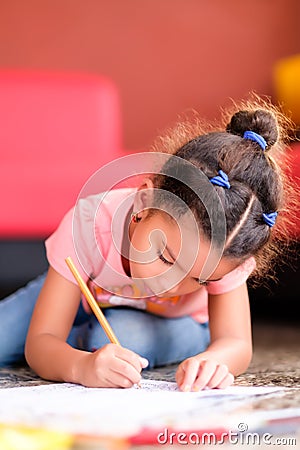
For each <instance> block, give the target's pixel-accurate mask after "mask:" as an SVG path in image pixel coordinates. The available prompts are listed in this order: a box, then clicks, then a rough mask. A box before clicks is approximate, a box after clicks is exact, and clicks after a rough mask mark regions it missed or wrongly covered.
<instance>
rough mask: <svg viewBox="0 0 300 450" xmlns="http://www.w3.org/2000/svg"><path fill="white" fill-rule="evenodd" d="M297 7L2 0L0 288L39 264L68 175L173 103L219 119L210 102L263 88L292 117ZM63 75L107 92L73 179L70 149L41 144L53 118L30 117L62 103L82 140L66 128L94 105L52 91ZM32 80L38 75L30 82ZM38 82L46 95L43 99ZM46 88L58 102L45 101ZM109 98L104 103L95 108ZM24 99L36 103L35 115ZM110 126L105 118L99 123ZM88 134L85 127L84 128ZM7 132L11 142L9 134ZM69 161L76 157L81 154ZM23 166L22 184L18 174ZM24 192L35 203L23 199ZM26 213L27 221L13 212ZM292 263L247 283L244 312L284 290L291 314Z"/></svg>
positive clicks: (266, 308)
mask: <svg viewBox="0 0 300 450" xmlns="http://www.w3.org/2000/svg"><path fill="white" fill-rule="evenodd" d="M299 18H300V2H299V1H298V0H252V1H251V2H247V3H245V2H243V1H240V0H213V1H206V0H126V1H124V0H88V1H84V0H42V1H41V0H26V1H24V0H19V1H18V0H1V1H0V119H1V121H2V124H1V123H0V130H1V129H2V130H1V131H0V166H1V167H2V168H1V167H0V178H1V180H2V184H1V185H0V190H1V197H0V200H1V203H2V205H1V210H2V212H1V216H2V217H1V219H0V221H2V222H3V224H4V222H5V220H6V223H5V224H4V225H3V226H2V230H1V229H0V252H1V253H0V286H1V287H0V290H1V295H2V297H3V296H4V295H6V294H7V293H8V292H11V291H12V290H13V289H14V288H15V287H17V286H20V285H22V284H23V283H24V282H26V281H27V280H28V279H30V278H32V276H33V275H35V274H37V273H40V272H41V271H43V270H44V269H45V268H46V263H45V257H44V253H43V252H44V250H43V239H44V238H45V237H46V236H47V235H49V234H50V232H51V231H53V229H54V228H55V226H56V225H57V224H58V222H59V218H61V217H62V214H63V212H66V210H67V209H68V208H69V207H70V206H71V205H72V203H73V201H74V200H75V199H76V194H77V193H78V192H74V190H75V187H76V189H80V186H81V185H82V182H84V180H86V179H87V178H88V176H89V175H91V174H92V173H93V170H95V169H96V168H97V167H99V166H100V164H102V163H105V162H107V161H109V160H110V159H113V157H116V156H122V155H123V154H127V153H130V152H135V151H144V150H146V149H148V148H149V146H150V145H151V143H152V142H153V140H154V138H155V137H156V136H157V135H158V134H159V133H161V132H162V131H163V130H164V129H165V128H166V127H168V126H170V125H172V124H174V122H176V120H177V119H178V117H179V116H180V115H181V114H182V113H186V112H189V111H191V110H192V109H195V110H196V111H198V112H199V113H200V115H201V116H202V117H204V118H206V119H218V118H219V117H220V108H224V107H226V106H228V105H230V104H231V100H230V99H234V100H240V99H242V98H243V99H245V98H247V97H248V96H249V92H251V91H255V92H257V93H258V94H260V95H268V96H270V97H271V98H272V101H273V102H274V103H275V104H276V103H278V102H281V103H283V105H284V107H285V108H286V110H287V111H288V112H289V113H290V114H291V115H292V118H293V120H294V121H295V122H296V123H297V124H298V126H299V125H300V118H299V115H300V113H299V111H300V106H299V105H300V93H299V89H300V88H299V86H300V75H299V74H300V69H299V66H300V62H299V54H300V38H299ZM1 73H2V75H1ZM45 74H46V75H45ZM53 74H54V78H55V80H54V86H55V87H54V88H53V86H52V85H51V83H52V81H53V80H52V78H51V77H52V75H53ZM1 77H2V78H1ZM30 77H33V78H31V79H30ZM60 77H61V78H60ZM68 77H70V80H71V81H70V82H68ZM89 77H90V78H89ZM61 79H62V80H63V82H62V85H63V86H65V87H66V89H65V90H64V92H66V90H68V89H70V85H72V86H73V91H72V92H75V91H76V92H77V91H79V90H81V91H82V92H83V91H84V89H85V88H84V85H85V83H86V84H89V83H90V85H93V84H94V89H95V92H96V91H97V89H98V88H99V92H100V90H101V89H103V85H105V86H104V91H105V89H106V91H105V92H106V93H107V92H108V91H109V94H107V97H106V99H105V100H103V97H101V98H102V100H101V101H104V103H105V102H110V103H111V104H112V103H113V107H112V108H111V110H113V111H112V112H111V114H112V115H113V119H111V120H110V121H109V123H110V124H111V123H112V122H113V123H114V124H115V125H114V129H112V130H111V131H110V132H111V134H112V135H113V136H112V138H111V139H112V141H111V144H110V145H111V146H109V145H108V144H106V148H105V150H103V152H104V153H102V156H100V157H99V160H97V158H96V159H93V160H92V163H91V162H90V164H89V165H88V166H87V167H83V166H81V167H80V169H81V172H82V173H81V175H80V176H79V177H78V179H77V180H76V182H74V184H72V183H71V182H69V179H68V176H67V175H66V174H68V175H69V176H71V175H70V174H71V172H72V167H71V165H70V164H71V162H70V159H72V158H70V159H69V160H68V161H64V156H63V154H64V149H63V148H58V147H57V146H59V144H56V143H55V142H53V143H52V144H53V148H55V149H56V150H57V149H58V150H57V151H58V154H57V155H56V156H53V159H54V161H52V160H51V158H50V159H49V154H52V155H55V151H56V150H55V149H54V150H53V152H54V153H52V150H51V148H50V140H51V138H50V136H51V135H52V133H51V125H49V127H50V128H49V129H48V131H47V130H46V129H45V130H44V125H45V120H43V122H42V125H41V124H40V123H39V119H38V118H40V117H44V116H43V114H44V112H45V111H47V114H48V115H47V120H48V119H49V117H50V112H51V114H52V115H53V117H54V119H53V120H55V117H56V118H57V117H59V114H64V119H65V120H66V122H67V124H66V127H65V128H64V129H65V130H66V131H67V130H68V128H70V130H71V133H72V134H73V135H74V141H76V142H75V143H77V144H78V143H79V144H78V145H79V146H80V143H81V142H84V135H83V134H81V135H80V138H78V137H77V135H76V132H77V131H78V130H79V129H80V124H83V125H85V124H86V123H91V122H92V119H91V118H90V115H92V112H91V111H92V108H90V109H89V108H88V107H86V108H85V107H84V106H83V105H86V103H84V102H83V101H82V97H80V98H79V99H78V101H77V100H76V97H72V98H73V102H71V104H70V98H71V97H70V96H69V97H67V98H68V99H69V100H66V99H65V100H64V102H63V101H62V102H61V104H60V101H61V98H62V96H61V95H58V96H57V97H56V93H55V92H56V91H55V89H57V88H58V89H61V90H62V89H64V88H62V85H61V84H60V83H61V81H60V80H61ZM1 80H2V81H1ZM32 80H35V81H32ZM51 80H52V81H51ZM1 82H2V86H3V89H2V90H1ZM15 85H16V86H17V87H15ZM37 85H39V86H42V87H41V88H40V91H38V92H36V91H35V89H36V86H37ZM100 85H101V86H100ZM43 86H46V88H44V87H43ZM24 87H26V89H27V88H28V89H29V92H30V95H29V97H28V96H27V97H26V95H25V94H24V93H23V91H22V90H24ZM77 87H78V89H77ZM45 91H47V95H48V97H47V96H46V97H45V99H43V95H44V92H45ZM16 92H18V95H16ZM60 92H62V91H60ZM72 92H71V94H72ZM101 92H102V91H101ZM8 93H9V94H8ZM14 95H15V96H14ZM89 95H91V92H90V94H89ZM97 95H98V94H97V93H96V94H95V96H94V98H96V97H97ZM101 95H102V94H101ZM9 96H11V97H9ZM108 97H109V98H108ZM10 98H11V99H13V100H11V99H10ZM47 98H48V100H47ZM56 98H57V99H58V103H57V104H56V105H54V103H55V101H56V100H55V99H56ZM99 98H100V94H99ZM3 99H5V101H3ZM22 99H23V100H22ZM49 99H50V101H49ZM5 102H6V103H5ZM22 102H23V103H22ZM26 102H27V103H26ZM66 103H68V105H66ZM1 104H2V106H1ZM11 104H12V105H13V106H12V107H10V106H9V105H11ZM49 104H51V105H52V106H51V108H50V107H49ZM7 105H8V106H7ZM18 105H21V106H20V110H21V109H22V108H23V109H22V111H21V112H20V111H19V110H18ZM53 105H54V106H53ZM94 107H95V105H93V108H94ZM38 108H41V109H42V112H39V109H38ZM55 108H57V110H56V109H55ZM68 108H69V109H68ZM107 108H108V109H109V106H105V105H104V115H105V111H107ZM17 110H18V111H17ZM31 110H32V111H35V117H34V118H33V120H31V118H30V114H31ZM77 110H78V115H77V116H76V121H77V122H78V126H77V125H74V123H73V125H72V124H70V123H68V117H69V115H70V114H74V111H77ZM24 111H25V112H24ZM49 111H50V112H49ZM27 113H28V114H27ZM79 113H80V115H79ZM22 114H23V115H24V119H22ZM76 114H77V113H76ZM102 114H103V112H102ZM9 115H10V117H11V118H12V120H11V123H9V122H8V117H9ZM99 115H100V113H99ZM15 117H17V119H15ZM101 117H102V116H101ZM13 122H14V123H13ZM69 122H70V121H69ZM24 123H26V130H25V129H23V128H25V126H23V125H24ZM32 123H34V127H33V125H32ZM59 123H61V120H60V122H59ZM56 126H59V125H57V124H56ZM30 127H33V129H34V130H35V132H34V133H33V135H32V134H31V135H30V136H31V137H30V139H34V136H35V134H36V135H38V136H37V138H38V139H37V145H36V147H37V148H35V151H37V150H38V151H39V158H40V159H39V166H38V167H39V170H40V169H41V167H42V165H43V164H44V163H45V162H47V166H45V167H43V169H42V172H43V177H49V179H50V181H52V184H53V183H54V184H55V185H56V188H57V189H58V190H57V192H54V190H53V186H52V185H51V183H50V181H49V184H48V185H47V186H46V189H47V196H48V197H49V196H50V197H49V198H50V200H49V204H51V202H52V203H53V208H54V209H55V211H58V212H57V213H56V214H57V216H55V218H54V219H53V220H52V222H51V224H50V223H49V222H48V226H47V225H46V226H45V223H44V224H42V226H41V227H40V226H39V223H38V220H39V219H38V217H40V216H43V218H44V219H45V221H46V219H47V210H44V209H43V208H45V207H44V206H43V205H42V204H41V202H40V203H37V202H36V198H35V196H36V195H37V194H38V192H37V191H39V189H40V188H39V184H37V183H36V180H35V179H34V177H35V173H36V171H37V170H36V167H34V171H33V170H32V164H31V163H30V162H29V160H30V154H31V151H32V152H33V150H32V149H33V147H34V144H33V143H32V147H31V145H28V142H27V144H26V145H27V147H26V146H24V142H25V140H26V139H28V134H29V131H28V130H30ZM109 127H110V125H109V124H108V125H105V130H106V131H107V130H108V128H109ZM53 129H55V127H54V128H53ZM53 129H52V131H53ZM8 130H12V131H8ZM43 130H44V132H45V134H44V135H42V133H43ZM49 130H50V131H49ZM61 132H62V131H61ZM107 132H108V131H107ZM26 133H27V134H26ZM47 133H48V134H47ZM12 135H14V137H13V138H12ZM91 135H92V131H91V132H90V133H89V138H90V136H91ZM1 136H2V138H1ZM58 136H59V133H58ZM25 138H26V139H25ZM13 139H18V142H14V143H13V144H11V140H13ZM81 139H82V141H81ZM95 139H96V141H97V139H98V137H97V136H96V137H95ZM63 142H64V145H65V149H66V148H67V147H68V145H69V146H70V149H69V150H70V151H72V145H73V146H74V145H75V144H74V142H73V143H72V142H66V137H65V136H64V140H63ZM22 143H23V144H22ZM52 144H51V145H52ZM22 145H23V147H22ZM94 145H96V146H97V144H94ZM17 147H18V148H17ZM110 149H111V150H110ZM73 150H74V147H73ZM14 152H16V154H15V155H14ZM85 152H86V149H85ZM298 154H299V144H298V147H297V145H296V144H295V147H294V149H293V155H298ZM24 155H25V156H24ZM59 155H60V156H59ZM79 155H80V153H79ZM103 155H104V156H103ZM72 156H74V151H73V153H72ZM60 157H61V158H62V160H61V159H60ZM68 157H69V156H68ZM295 158H296V156H295ZM66 159H67V158H66ZM36 160H37V159H36V158H35V161H36ZM62 161H64V162H65V163H67V162H68V163H69V171H67V170H64V177H62V174H61V173H60V174H58V173H57V166H58V165H60V164H62ZM297 161H299V159H298V160H297ZM26 164H27V166H26ZM51 164H52V166H53V167H52V166H51ZM76 164H77V166H78V164H79V165H80V157H78V160H77V161H76ZM295 164H296V165H297V167H298V163H295ZM29 166H30V167H29ZM30 170H32V172H30ZM77 171H78V168H77ZM73 172H74V173H75V172H76V168H74V171H73ZM29 173H30V176H29V175H28V174H29ZM18 174H19V176H20V177H21V178H19V177H18ZM22 177H23V178H24V179H23V181H24V183H23V184H22V183H21V184H20V185H21V188H20V187H19V181H18V180H20V179H22ZM80 177H81V178H80ZM76 183H77V184H76ZM68 184H72V186H71V187H72V190H73V191H72V192H73V194H70V195H69V196H68V195H64V197H65V198H64V199H62V200H59V201H60V202H62V204H61V205H57V202H58V197H57V195H58V193H60V194H61V193H62V192H65V191H62V189H64V187H65V189H66V186H67V185H68ZM26 189H28V192H29V193H28V194H27V193H26ZM50 191H51V192H50ZM49 192H50V193H49ZM51 193H52V195H53V197H51ZM72 195H73V197H72ZM48 197H47V198H48ZM31 199H32V205H34V204H35V205H36V206H35V207H34V206H32V205H31V206H30V205H29V203H30V202H31ZM27 203H28V204H27ZM37 205H38V206H37ZM58 206H59V207H58ZM21 207H24V208H25V210H24V211H25V212H24V213H22V214H20V213H19V212H18V211H17V210H19V208H21ZM30 208H32V210H30ZM50 210H51V208H50ZM26 211H27V212H26ZM10 213H11V218H9V214H10ZM48 213H49V211H48ZM25 216H27V218H26V220H27V219H28V220H27V222H26V226H25V225H23V224H22V220H23V219H25ZM51 217H52V218H53V215H52V216H51ZM16 218H19V220H16ZM9 220H10V221H11V222H9ZM12 222H13V223H14V225H11V223H12ZM16 222H18V225H19V228H16ZM31 225H33V227H32V228H30V227H31ZM22 230H23V231H22ZM24 230H26V231H24ZM296 241H297V239H296ZM297 271H298V268H297V264H296V263H295V262H294V264H293V267H289V268H284V271H283V272H282V271H281V272H280V277H282V280H281V282H280V283H279V285H277V286H275V285H273V284H271V287H270V288H269V289H268V290H265V289H263V290H256V291H255V292H254V293H253V292H251V297H252V298H254V300H252V298H251V302H252V304H253V313H254V316H256V315H257V316H258V317H263V318H272V319H273V318H275V319H276V318H277V319H280V320H281V319H282V318H283V316H282V314H283V313H282V306H281V304H282V301H288V304H289V306H288V308H285V309H284V315H285V320H288V321H295V320H298V316H297V311H296V310H297V308H296V300H297V298H298V297H299V289H298V286H297V284H296V277H297Z"/></svg>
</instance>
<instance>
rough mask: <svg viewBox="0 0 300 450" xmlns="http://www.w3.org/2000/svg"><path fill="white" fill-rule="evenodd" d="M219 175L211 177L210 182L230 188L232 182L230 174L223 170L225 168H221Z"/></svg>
mask: <svg viewBox="0 0 300 450" xmlns="http://www.w3.org/2000/svg"><path fill="white" fill-rule="evenodd" d="M218 174H219V175H217V176H216V177H213V178H210V180H209V181H210V182H211V183H212V184H215V185H217V186H222V187H224V188H226V189H229V188H230V183H229V181H228V176H227V175H226V173H225V172H223V170H219V172H218Z"/></svg>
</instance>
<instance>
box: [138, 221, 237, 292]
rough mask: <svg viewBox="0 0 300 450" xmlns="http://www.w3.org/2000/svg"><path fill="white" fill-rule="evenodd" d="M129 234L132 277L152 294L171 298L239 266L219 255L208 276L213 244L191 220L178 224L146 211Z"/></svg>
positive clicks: (216, 278) (192, 289)
mask: <svg viewBox="0 0 300 450" xmlns="http://www.w3.org/2000/svg"><path fill="white" fill-rule="evenodd" d="M129 234H130V253H129V259H130V261H129V264H130V271H131V276H132V278H133V279H134V281H135V283H137V284H140V286H141V288H144V289H145V290H146V292H147V293H148V294H149V295H153V294H155V295H157V296H164V297H167V296H170V297H172V296H176V295H183V294H187V293H190V292H193V291H196V290H198V289H199V288H200V287H201V284H203V283H204V284H205V282H207V281H212V280H218V279H220V278H222V277H223V276H224V275H226V274H227V273H229V272H230V271H231V270H233V269H234V268H235V267H236V266H237V265H238V264H237V261H232V260H229V259H227V258H226V259H225V258H222V259H220V261H218V259H219V258H216V259H215V261H214V264H213V269H212V270H210V273H209V276H207V275H205V268H204V265H205V261H206V259H207V256H208V254H209V248H210V243H209V242H207V241H205V240H203V239H199V235H198V234H197V233H195V230H193V229H192V227H191V226H190V222H189V221H187V220H184V219H182V220H180V221H177V223H176V222H175V220H173V219H171V218H170V217H169V216H166V214H163V213H155V214H153V215H151V216H147V212H143V213H142V220H141V221H140V222H138V223H131V224H130V230H129ZM210 262H211V256H210ZM201 282H202V283H201Z"/></svg>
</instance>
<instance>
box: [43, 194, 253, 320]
mask: <svg viewBox="0 0 300 450" xmlns="http://www.w3.org/2000/svg"><path fill="white" fill-rule="evenodd" d="M135 192H136V189H133V188H126V189H116V190H112V191H109V192H107V193H101V194H97V195H92V196H89V197H87V198H85V199H81V200H80V201H79V202H78V203H77V205H76V207H74V208H72V209H71V210H70V211H69V212H68V213H67V214H66V215H65V217H64V218H63V220H62V222H61V224H60V225H59V227H58V228H57V230H56V231H55V232H54V233H53V234H52V235H51V236H50V237H49V238H48V239H47V241H46V250H47V257H48V261H49V264H50V265H51V266H52V267H53V268H54V269H55V270H56V271H57V272H58V273H60V274H61V275H62V276H64V277H65V278H67V279H68V280H69V281H71V282H73V283H76V281H75V279H74V277H73V275H72V273H71V272H70V270H69V268H68V266H67V265H66V262H65V259H66V258H67V257H68V256H71V258H72V259H73V261H74V263H75V265H76V266H77V268H78V270H79V272H80V273H81V275H82V277H83V279H84V280H85V281H86V282H87V283H88V285H89V287H90V289H91V290H92V292H93V293H94V295H95V297H96V298H97V301H98V302H99V304H100V305H101V307H105V306H106V307H108V306H110V307H111V306H117V305H126V306H130V307H133V308H137V309H144V310H147V311H149V312H151V313H153V314H157V315H161V316H165V317H182V316H185V315H190V316H192V317H193V318H194V319H195V320H197V321H199V322H202V323H203V322H206V321H207V320H208V294H210V295H217V294H223V293H226V292H229V291H231V290H233V289H235V288H237V287H238V286H240V285H242V284H243V283H244V282H245V281H246V280H247V278H248V277H249V275H250V273H251V272H252V271H253V269H254V268H255V259H254V258H253V257H251V258H249V259H247V260H246V261H245V262H244V263H243V264H242V265H240V266H239V267H237V268H236V269H235V270H233V271H232V272H230V273H228V274H227V275H225V276H224V277H223V278H222V279H221V280H218V281H213V282H209V283H208V285H207V286H202V287H201V288H200V289H199V290H197V291H195V292H193V293H191V294H186V295H182V296H180V297H173V298H166V299H162V298H158V297H147V298H146V297H145V294H142V293H141V292H140V290H139V288H138V286H136V285H134V284H133V280H132V279H131V278H130V277H128V276H127V275H126V273H125V272H124V269H123V265H122V260H121V244H122V239H123V230H124V224H125V218H126V215H127V213H128V211H129V209H130V208H131V207H132V204H133V199H134V195H135ZM141 297H144V298H141ZM82 300H83V305H84V308H85V310H86V311H89V308H88V305H87V303H86V301H85V299H82Z"/></svg>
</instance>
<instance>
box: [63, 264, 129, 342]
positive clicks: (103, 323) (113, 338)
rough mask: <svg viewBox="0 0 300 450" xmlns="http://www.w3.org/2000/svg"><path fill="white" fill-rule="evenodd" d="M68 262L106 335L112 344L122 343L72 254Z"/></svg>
mask: <svg viewBox="0 0 300 450" xmlns="http://www.w3.org/2000/svg"><path fill="white" fill-rule="evenodd" d="M66 263H67V265H68V267H69V269H70V270H71V272H72V274H73V275H74V278H75V279H76V281H77V283H78V284H79V287H80V289H81V292H82V293H83V295H84V296H85V298H86V300H87V302H88V304H89V306H90V308H91V310H92V311H93V313H94V314H95V316H96V318H97V319H98V322H99V323H100V325H101V326H102V328H103V330H104V331H105V333H106V336H107V337H108V339H109V340H110V342H111V343H112V344H117V345H121V344H120V342H119V341H118V339H117V337H116V335H115V333H114V332H113V330H112V328H111V326H110V325H109V323H108V321H107V319H106V317H105V315H104V314H103V312H102V311H101V309H100V306H99V305H98V303H97V302H96V300H95V299H94V296H93V294H92V293H91V291H90V290H89V288H88V286H87V284H86V283H85V282H84V280H83V279H82V277H81V275H80V273H79V272H78V270H77V269H76V267H75V265H74V263H73V261H72V258H71V257H70V256H68V258H67V259H66Z"/></svg>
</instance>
